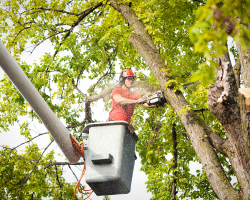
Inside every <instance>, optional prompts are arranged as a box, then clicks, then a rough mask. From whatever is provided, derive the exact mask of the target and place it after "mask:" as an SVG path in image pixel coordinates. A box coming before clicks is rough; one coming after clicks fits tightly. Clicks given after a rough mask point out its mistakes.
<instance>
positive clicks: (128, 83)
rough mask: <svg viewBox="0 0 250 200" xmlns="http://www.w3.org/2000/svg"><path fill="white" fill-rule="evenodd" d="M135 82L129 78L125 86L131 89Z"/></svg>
mask: <svg viewBox="0 0 250 200" xmlns="http://www.w3.org/2000/svg"><path fill="white" fill-rule="evenodd" d="M133 82H134V78H133V77H130V76H129V77H128V78H126V80H125V85H126V86H127V88H131V87H132V86H133Z"/></svg>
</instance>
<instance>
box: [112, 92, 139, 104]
mask: <svg viewBox="0 0 250 200" xmlns="http://www.w3.org/2000/svg"><path fill="white" fill-rule="evenodd" d="M113 99H114V100H115V101H116V103H118V104H120V105H129V104H136V102H137V100H133V99H127V98H124V97H122V96H121V95H120V94H115V95H114V96H113Z"/></svg>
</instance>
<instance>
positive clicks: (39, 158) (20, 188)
mask: <svg viewBox="0 0 250 200" xmlns="http://www.w3.org/2000/svg"><path fill="white" fill-rule="evenodd" d="M52 142H54V140H52V141H51V142H50V143H49V144H48V146H47V147H46V148H45V149H44V151H43V152H42V154H41V155H40V157H39V159H38V160H37V162H36V163H35V165H34V166H33V168H32V170H31V172H30V173H29V175H28V176H27V177H26V179H25V180H24V181H23V182H22V184H21V186H20V187H19V189H18V191H17V192H16V194H15V195H14V197H13V198H12V200H14V199H15V198H16V196H17V194H18V193H19V192H20V190H21V189H22V188H23V185H24V184H25V183H26V182H27V181H28V179H29V177H30V175H31V174H32V173H33V171H34V170H35V168H36V166H37V164H38V163H39V161H40V160H41V158H42V156H43V154H44V153H45V151H46V150H47V149H48V148H49V146H50V145H51V144H52Z"/></svg>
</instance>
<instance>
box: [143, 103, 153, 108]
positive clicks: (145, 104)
mask: <svg viewBox="0 0 250 200" xmlns="http://www.w3.org/2000/svg"><path fill="white" fill-rule="evenodd" d="M140 105H141V106H144V107H147V108H155V107H156V105H152V106H149V105H148V104H147V103H144V104H140Z"/></svg>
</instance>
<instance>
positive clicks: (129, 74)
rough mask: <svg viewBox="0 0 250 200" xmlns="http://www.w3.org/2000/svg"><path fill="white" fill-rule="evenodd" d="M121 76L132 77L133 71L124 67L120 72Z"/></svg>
mask: <svg viewBox="0 0 250 200" xmlns="http://www.w3.org/2000/svg"><path fill="white" fill-rule="evenodd" d="M121 76H122V77H124V78H126V77H129V76H130V77H134V73H133V72H132V71H131V70H130V69H124V70H123V71H122V74H121Z"/></svg>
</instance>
